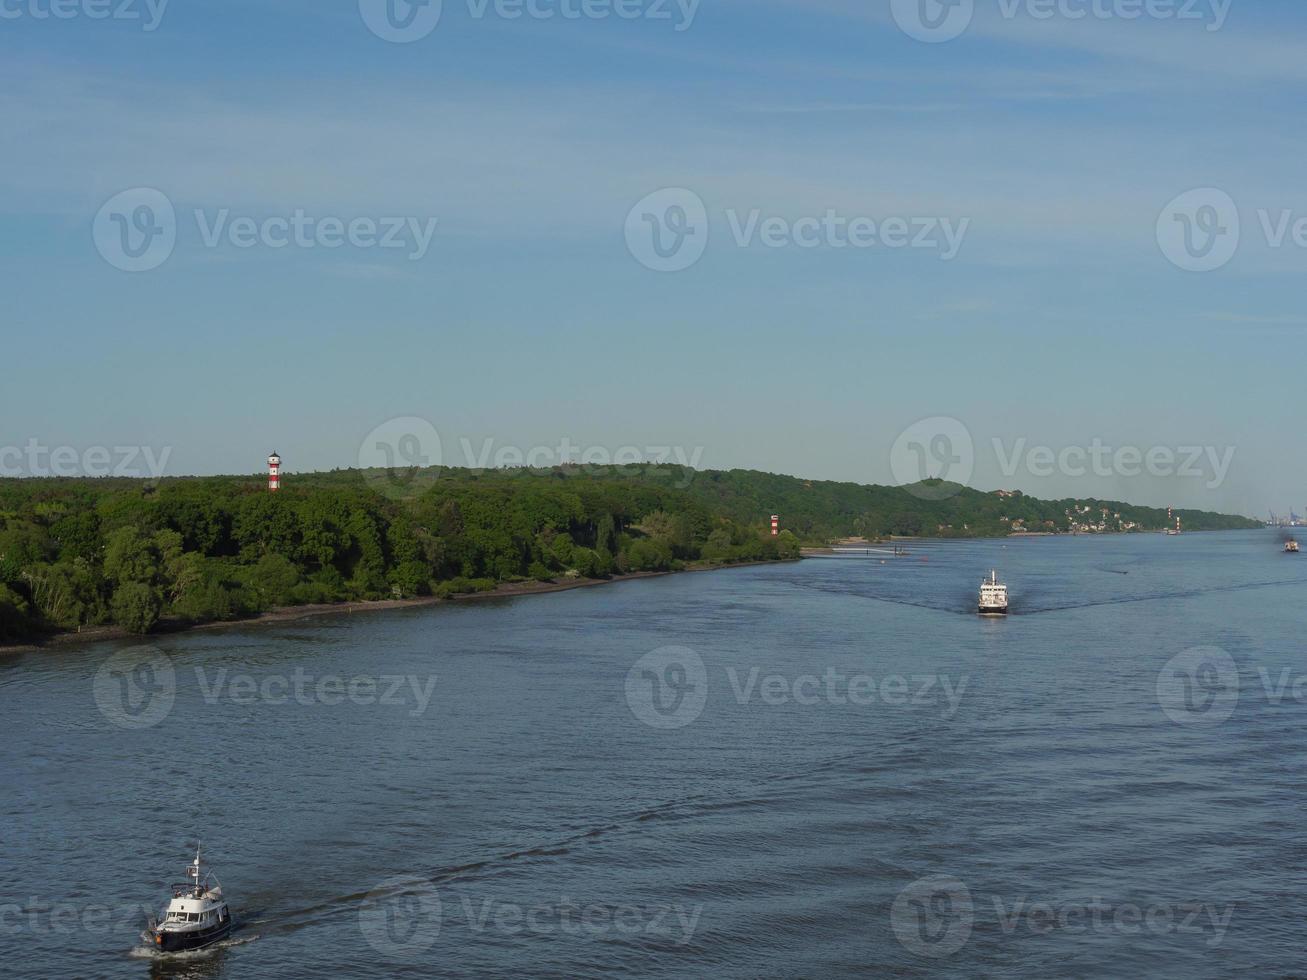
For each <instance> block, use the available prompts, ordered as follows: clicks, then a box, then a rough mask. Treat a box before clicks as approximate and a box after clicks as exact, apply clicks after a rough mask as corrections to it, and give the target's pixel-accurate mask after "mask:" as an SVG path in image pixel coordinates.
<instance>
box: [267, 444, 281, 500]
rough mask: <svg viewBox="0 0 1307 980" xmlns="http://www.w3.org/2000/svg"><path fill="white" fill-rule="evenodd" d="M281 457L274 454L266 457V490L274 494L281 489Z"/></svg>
mask: <svg viewBox="0 0 1307 980" xmlns="http://www.w3.org/2000/svg"><path fill="white" fill-rule="evenodd" d="M280 471H281V457H280V456H278V455H277V454H276V453H275V452H274V453H273V454H272V455H271V456H269V457H268V489H269V490H270V491H272V492H273V493H276V492H277V491H278V490H280V489H281V476H280Z"/></svg>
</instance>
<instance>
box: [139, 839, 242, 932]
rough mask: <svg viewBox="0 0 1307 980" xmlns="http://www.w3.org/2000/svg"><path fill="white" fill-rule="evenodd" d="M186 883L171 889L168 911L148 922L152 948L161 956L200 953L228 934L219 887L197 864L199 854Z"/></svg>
mask: <svg viewBox="0 0 1307 980" xmlns="http://www.w3.org/2000/svg"><path fill="white" fill-rule="evenodd" d="M186 877H187V878H189V879H190V880H189V881H185V882H182V883H181V884H175V885H172V886H171V887H172V900H171V901H170V902H169V903H168V908H167V909H165V910H164V911H163V912H160V913H159V918H158V919H151V920H150V924H149V933H150V938H151V940H152V942H153V944H154V948H155V949H157V950H158V951H160V952H163V953H175V952H178V951H180V950H186V949H200V948H202V947H204V946H208V945H211V944H212V943H216V942H218V941H219V940H222V939H226V938H227V936H228V935H229V934H230V933H231V926H232V922H231V912H230V910H229V909H228V908H227V900H226V899H225V898H223V895H222V885H220V884H219V883H218V879H217V878H216V877H215V876H214V874H213V872H212V871H205V870H204V869H203V867H202V866H201V864H200V850H199V848H198V847H197V848H196V849H195V860H194V861H193V862H192V863H191V864H190V865H188V866H187V868H186Z"/></svg>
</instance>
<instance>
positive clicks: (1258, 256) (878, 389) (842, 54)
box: [0, 0, 1307, 517]
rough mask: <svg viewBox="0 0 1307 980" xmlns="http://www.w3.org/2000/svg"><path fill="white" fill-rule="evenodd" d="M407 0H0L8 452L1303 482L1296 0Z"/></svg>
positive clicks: (1282, 494) (1050, 483)
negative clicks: (640, 456)
mask: <svg viewBox="0 0 1307 980" xmlns="http://www.w3.org/2000/svg"><path fill="white" fill-rule="evenodd" d="M391 2H396V3H397V2H399V0H391ZM932 2H933V0H932ZM83 6H84V7H85V9H83ZM401 6H404V9H405V10H406V11H407V12H409V13H412V14H413V16H414V18H415V19H413V23H414V24H415V25H416V27H417V28H418V30H417V31H416V33H413V32H410V33H408V34H401V35H400V36H394V32H395V31H399V30H400V28H398V27H393V26H392V27H387V26H386V25H387V24H388V23H391V22H390V21H386V20H384V19H382V20H379V19H378V18H382V17H384V16H388V15H387V14H386V9H389V10H390V11H391V12H392V13H393V12H394V11H395V10H397V9H398V8H386V9H383V8H384V2H383V0H376V2H373V0H363V2H362V3H360V2H359V0H353V2H341V3H337V4H330V5H325V4H312V3H308V2H305V0H299V2H290V3H286V4H280V5H277V6H276V7H265V6H263V5H261V4H257V3H249V2H238V3H224V4H218V3H216V2H213V0H208V2H194V3H190V4H187V5H182V4H161V3H159V2H157V0H156V2H155V3H153V4H146V3H145V2H144V0H140V2H137V3H135V4H132V5H129V6H128V7H127V8H124V9H125V10H126V11H128V12H134V13H136V14H137V15H139V16H137V18H136V19H129V18H126V17H118V16H117V15H115V16H112V17H106V18H103V19H101V18H99V17H97V16H92V14H91V10H92V7H93V5H86V4H84V5H82V6H79V5H76V4H75V5H74V6H73V8H71V9H72V15H71V16H69V17H67V18H62V17H60V18H56V17H50V16H46V17H40V16H37V15H36V13H34V12H33V11H37V10H38V8H39V9H44V8H41V7H40V5H39V4H38V3H35V2H33V3H29V4H27V5H24V6H20V7H18V8H14V10H13V11H11V13H12V16H6V18H5V26H4V30H3V33H2V34H0V46H2V47H3V50H4V51H5V53H6V58H5V66H4V67H3V68H0V77H3V78H4V80H5V81H6V83H7V84H6V85H5V89H4V91H5V94H4V95H3V96H0V99H2V100H3V104H4V108H5V112H4V114H3V120H4V121H3V122H0V127H3V128H2V130H0V131H3V133H4V135H5V140H6V147H7V152H6V156H7V160H6V166H5V168H4V170H3V172H2V173H0V208H3V209H4V214H5V219H6V220H5V230H4V232H3V233H0V254H2V255H3V257H4V259H5V262H6V265H7V268H8V270H9V281H8V283H7V303H6V307H7V308H6V311H5V314H4V320H3V322H4V324H5V326H6V328H7V331H6V335H7V337H8V339H9V343H10V351H9V353H10V363H11V365H13V366H19V365H21V366H24V369H22V370H15V369H12V368H11V377H10V379H9V383H8V384H7V386H6V393H5V395H4V396H3V402H0V403H2V404H3V405H4V408H5V412H4V415H5V419H6V423H7V426H6V430H7V431H6V434H5V435H4V436H2V437H0V450H5V449H17V450H19V451H20V452H21V450H22V449H23V447H25V446H27V445H28V444H29V441H30V440H36V441H37V442H38V443H39V444H40V445H41V446H44V447H49V448H50V449H54V448H56V447H67V448H68V449H70V450H71V451H72V452H73V453H74V454H76V455H77V456H78V457H79V459H80V458H81V457H83V456H84V454H85V453H86V452H87V451H88V450H89V449H92V448H93V447H105V448H107V449H109V450H110V451H112V450H113V448H114V447H136V448H137V449H138V450H139V449H143V448H145V447H149V448H150V449H151V450H152V451H153V452H154V453H155V454H161V453H162V452H163V451H164V450H165V449H167V448H171V454H170V456H169V463H168V467H169V470H168V471H169V472H175V473H179V474H180V473H195V474H199V475H204V474H209V473H215V472H228V473H231V472H254V471H256V470H258V469H259V468H260V467H261V465H262V459H263V457H264V456H265V455H266V453H267V452H268V451H269V450H270V449H272V448H276V449H278V450H279V451H280V452H282V453H283V455H284V456H285V458H286V466H287V469H288V470H294V469H296V468H299V469H305V470H307V469H329V468H332V467H334V466H351V465H357V464H358V462H359V460H360V454H361V453H362V454H365V455H366V454H367V453H370V452H372V451H373V449H374V447H375V440H372V441H371V442H370V441H369V440H370V437H371V435H372V434H373V433H374V431H375V430H377V429H378V427H381V426H384V425H385V424H387V423H388V422H389V420H392V419H396V418H402V417H410V416H411V417H416V418H419V419H425V420H427V422H428V424H429V425H430V426H431V427H432V428H433V429H434V430H435V431H437V432H438V433H439V438H440V442H441V444H442V446H443V451H444V457H445V462H447V463H452V462H454V461H461V460H462V459H464V458H465V456H466V453H465V452H464V450H463V441H464V440H466V441H467V443H468V444H470V445H471V446H472V448H473V455H474V457H475V455H476V454H478V453H480V452H481V450H482V448H483V446H484V445H485V443H486V440H491V441H492V455H493V453H494V452H495V451H498V450H499V449H502V448H503V447H515V448H516V449H517V450H518V451H520V452H522V453H523V454H524V455H525V454H527V453H529V452H530V451H531V450H532V449H534V448H536V447H557V446H558V445H559V444H560V442H561V441H562V440H564V439H568V440H570V441H571V442H572V443H574V444H576V445H578V446H581V447H598V448H600V449H602V450H604V451H605V452H607V453H609V454H610V455H615V454H616V453H617V452H618V451H620V450H622V449H624V448H626V447H635V448H637V449H641V450H645V449H650V448H655V447H681V448H682V450H683V452H684V453H685V454H686V455H687V457H688V456H691V455H693V454H694V453H695V452H696V451H700V452H701V455H700V462H699V465H700V466H701V467H703V468H713V469H730V468H749V469H759V470H764V471H770V472H781V473H789V474H796V475H799V476H802V477H805V478H809V479H829V480H841V481H850V482H857V483H873V484H895V483H902V482H904V476H905V474H909V473H911V472H920V469H919V467H920V465H926V467H927V471H930V470H931V467H932V466H936V465H937V464H940V465H943V464H942V462H941V461H947V462H948V464H949V465H953V466H954V467H955V470H954V472H953V473H951V474H946V475H956V476H963V477H965V479H964V480H963V482H966V483H968V484H969V485H972V486H975V487H977V488H979V489H997V488H1008V489H1020V490H1022V491H1024V492H1027V493H1030V494H1033V495H1036V496H1040V497H1045V498H1050V497H1051V498H1063V497H1090V496H1093V497H1100V498H1109V499H1118V500H1127V501H1130V502H1135V503H1141V504H1148V505H1152V506H1167V505H1173V506H1177V507H1193V508H1201V509H1204V510H1212V511H1220V512H1226V513H1242V514H1248V515H1254V516H1258V517H1265V516H1266V515H1267V512H1268V511H1272V510H1273V511H1274V512H1276V513H1277V514H1280V513H1285V512H1287V511H1288V510H1289V509H1290V508H1293V509H1294V510H1297V511H1299V512H1302V511H1303V510H1305V509H1307V460H1304V459H1303V458H1302V457H1301V455H1300V454H1297V453H1294V452H1293V451H1292V449H1291V448H1290V447H1291V446H1292V443H1291V441H1290V440H1291V438H1292V432H1291V426H1293V425H1294V424H1295V419H1296V415H1295V413H1294V407H1295V406H1298V405H1300V404H1301V403H1302V396H1301V381H1300V379H1299V377H1298V374H1299V372H1298V371H1297V368H1296V358H1295V355H1296V353H1297V350H1298V347H1299V345H1300V342H1301V338H1302V337H1303V336H1304V333H1303V328H1304V326H1307V315H1304V314H1303V313H1302V312H1301V309H1300V300H1299V298H1298V296H1297V293H1298V290H1297V280H1298V277H1299V276H1300V275H1301V274H1302V272H1303V271H1307V247H1305V246H1307V225H1302V224H1300V222H1301V220H1302V217H1303V216H1304V215H1307V199H1304V198H1303V195H1302V194H1301V191H1300V188H1299V184H1300V178H1299V176H1298V174H1297V169H1298V167H1297V161H1298V160H1299V159H1301V158H1302V153H1301V149H1302V144H1303V141H1304V139H1307V137H1304V136H1303V135H1302V134H1301V132H1300V131H1299V130H1298V129H1297V128H1296V127H1293V126H1292V125H1291V122H1292V119H1293V118H1295V110H1296V109H1297V99H1296V97H1295V96H1294V92H1295V91H1296V83H1297V82H1299V81H1300V80H1301V77H1302V75H1303V74H1304V73H1305V72H1307V68H1305V67H1304V66H1305V65H1307V44H1305V43H1304V42H1303V41H1302V40H1301V39H1300V33H1301V32H1300V28H1301V27H1302V26H1303V23H1304V20H1305V19H1307V13H1304V12H1303V11H1302V9H1301V7H1300V6H1297V5H1292V4H1288V3H1282V2H1270V3H1264V4H1259V5H1257V6H1256V7H1255V8H1254V7H1253V6H1252V5H1250V4H1239V3H1218V2H1214V0H1213V2H1202V3H1199V4H1193V5H1190V4H1186V5H1173V7H1171V8H1167V7H1166V5H1165V4H1161V5H1157V4H1154V5H1151V6H1150V7H1149V10H1153V11H1162V10H1163V8H1165V9H1169V10H1171V15H1169V16H1163V15H1162V14H1161V13H1156V15H1148V16H1138V15H1133V14H1132V13H1131V10H1132V9H1133V8H1130V7H1129V3H1128V0H1116V2H1113V0H1100V2H1099V3H1097V4H1093V5H1090V4H1087V3H1077V2H1076V0H1061V3H1060V4H1053V5H1048V4H1044V3H1033V2H1024V0H1022V2H1018V0H994V2H992V3H987V2H984V0H975V2H972V0H965V2H963V3H961V4H959V5H955V6H954V7H940V8H939V9H940V10H941V11H945V12H947V11H953V13H950V14H949V15H948V18H950V19H946V20H945V22H944V26H943V28H941V29H940V30H943V31H944V33H942V34H941V33H938V30H937V29H935V28H929V27H928V25H927V26H925V27H922V26H921V25H918V27H919V28H920V29H918V28H914V27H913V25H912V23H910V20H911V17H912V16H914V14H913V9H914V8H913V6H912V5H911V4H905V3H900V2H897V0H896V2H895V3H889V2H886V3H881V4H870V5H869V4H865V3H854V2H852V0H827V2H823V3H820V4H798V3H790V2H779V0H777V2H749V3H745V2H742V0H717V2H711V0H703V2H701V3H690V2H688V0H687V2H685V3H668V4H663V3H661V2H655V0H648V2H636V3H634V5H633V6H632V5H630V4H627V5H626V6H624V7H623V8H622V9H623V10H626V11H628V12H629V13H631V14H632V16H629V17H627V16H617V15H616V14H615V13H612V14H611V15H610V16H606V17H597V16H589V15H585V14H583V13H580V12H579V11H580V8H579V7H577V8H576V10H573V7H574V6H575V5H574V4H569V3H568V2H567V0H556V2H553V0H539V2H537V3H534V4H533V5H532V6H531V8H530V11H527V12H525V13H524V12H522V9H520V8H516V7H514V6H512V5H511V4H509V5H507V6H506V5H505V4H503V3H488V4H483V3H481V2H480V0H475V2H474V0H468V2H466V3H454V2H445V3H444V4H443V5H441V4H436V5H435V6H434V7H421V6H414V7H412V8H408V7H407V6H405V5H403V4H401ZM1182 6H1183V7H1184V9H1185V10H1187V11H1188V13H1187V14H1186V15H1185V16H1180V8H1181V7H1182ZM928 8H929V3H927V8H919V9H928ZM1127 8H1129V9H1127ZM115 9H117V8H115ZM595 9H598V8H595ZM605 9H608V8H605ZM515 10H517V11H518V13H517V14H514V11H515ZM1049 10H1051V11H1052V13H1051V14H1048V11H1049ZM432 11H435V13H436V14H437V15H438V21H432V20H430V15H431V13H432ZM531 11H534V12H531ZM569 11H570V12H571V13H575V14H576V16H570V14H569V13H568V12H569ZM958 11H961V13H962V14H965V18H964V19H963V20H957V21H956V23H954V19H956V18H955V14H957V12H958ZM401 13H403V11H401ZM610 13H611V12H610ZM1080 14H1083V16H1081V15H1080ZM422 18H427V20H425V21H424V20H423V19H422ZM391 20H392V21H393V22H394V24H399V23H401V22H403V18H402V17H400V18H399V19H396V18H395V17H393V16H392V18H391ZM404 30H410V29H409V28H405V29H404ZM931 30H937V32H936V33H935V34H933V35H931V34H930V33H929V31H931ZM953 30H957V31H958V33H957V36H955V37H954V36H951V34H952V31H953ZM923 31H925V32H926V39H925V40H922V39H919V37H917V36H914V34H918V35H919V34H922V33H923ZM419 35H420V36H419ZM1194 189H1207V190H1200V192H1199V194H1198V196H1197V197H1194V196H1192V195H1191V194H1189V192H1191V191H1193V190H1194ZM1187 195H1188V196H1187ZM700 206H702V214H700V213H699V211H698V208H699V207H700ZM143 207H144V208H146V210H142V208H143ZM655 226H656V227H655ZM654 232H656V233H657V236H658V237H657V239H656V240H655V239H654V238H653V237H652V236H653V234H654ZM860 235H861V236H862V237H859V236H860ZM1177 236H1178V237H1177ZM1186 236H1187V237H1186ZM387 237H389V238H390V239H392V240H391V241H390V242H389V244H387V245H383V244H382V241H383V240H384V239H386V238H387ZM342 238H343V239H344V240H343V241H342ZM391 245H394V246H396V247H390V246H391ZM124 246H126V248H125V250H124ZM137 246H139V248H137ZM924 419H932V420H937V421H936V422H934V423H932V425H928V426H925V427H924V428H922V427H920V426H918V423H920V422H921V420H924ZM938 420H943V421H942V422H941V421H938ZM914 426H917V428H916V429H915V430H914ZM941 426H943V428H941ZM959 426H960V427H961V428H960V429H959V428H958V427H959ZM959 432H961V433H965V440H964V442H965V441H969V442H970V446H969V447H968V446H967V445H965V444H963V443H960V442H959V438H960V436H959ZM942 435H945V436H947V440H946V441H945V442H941V441H940V439H941V436H942ZM1096 446H1101V447H1103V448H1104V449H1105V450H1106V451H1107V452H1108V455H1107V456H1106V457H1101V458H1102V459H1105V460H1106V461H1105V462H1103V463H1102V465H1101V466H1098V467H1095V465H1094V463H1093V456H1092V454H1093V452H1094V449H1095V447H1096ZM914 447H915V448H914ZM1123 447H1125V448H1127V449H1128V448H1129V447H1134V448H1135V449H1137V450H1138V452H1139V456H1140V458H1141V459H1146V458H1148V456H1149V454H1150V453H1151V454H1154V456H1153V460H1154V464H1155V465H1152V466H1151V467H1150V466H1147V465H1143V464H1136V463H1135V462H1133V460H1134V454H1133V453H1132V452H1129V451H1127V452H1126V453H1125V455H1124V457H1122V458H1115V456H1114V454H1115V453H1117V452H1119V451H1121V450H1122V449H1123ZM1190 447H1192V448H1193V449H1196V450H1198V456H1197V457H1191V453H1190ZM397 448H398V444H397ZM1045 449H1047V450H1048V452H1047V453H1045V452H1044V450H1045ZM1062 454H1069V455H1066V456H1063V458H1061V459H1059V456H1060V455H1062ZM1049 455H1051V456H1052V458H1053V460H1054V462H1053V463H1052V464H1051V467H1052V468H1051V472H1050V471H1049V465H1050V464H1048V462H1047V459H1048V456H1049ZM1186 458H1192V459H1193V464H1192V465H1190V466H1188V467H1186V466H1184V465H1183V464H1184V461H1185V459H1186ZM6 459H7V463H6V462H5V460H6ZM0 465H3V466H7V467H8V468H6V469H5V470H4V472H6V473H10V472H11V470H12V468H13V466H14V465H15V464H14V456H13V455H12V453H11V454H10V455H9V456H8V457H0ZM18 465H20V466H21V467H22V469H21V475H39V473H32V472H31V469H30V467H27V466H26V463H25V461H24V462H23V463H21V464H18Z"/></svg>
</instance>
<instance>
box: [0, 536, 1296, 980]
mask: <svg viewBox="0 0 1307 980" xmlns="http://www.w3.org/2000/svg"><path fill="white" fill-rule="evenodd" d="M990 568H997V569H998V570H999V572H1000V575H1001V576H1002V577H1004V578H1005V579H1006V580H1007V581H1008V583H1009V585H1010V587H1011V589H1012V597H1013V615H1012V616H1011V617H1009V618H1008V619H1006V620H982V619H980V618H978V617H977V616H975V615H974V612H973V609H974V601H975V593H976V591H977V588H978V586H979V583H980V580H981V578H982V577H983V576H984V575H985V574H986V573H987V571H988V570H989V569H990ZM1305 597H1307V557H1292V556H1286V555H1283V554H1281V553H1280V552H1279V546H1278V544H1277V542H1276V541H1275V539H1274V536H1273V535H1272V534H1270V533H1269V532H1265V533H1259V532H1251V533H1237V534H1234V533H1232V534H1209V535H1202V534H1193V535H1186V536H1183V537H1180V538H1167V537H1164V536H1161V535H1147V536H1133V537H1109V538H1101V539H1094V538H1075V539H1071V538H1058V539H1028V540H1012V541H1008V542H961V543H923V544H919V545H914V546H913V554H912V555H911V556H910V557H908V558H903V559H888V560H887V561H885V562H884V563H882V562H881V561H880V560H879V559H871V560H866V559H858V560H853V559H838V560H811V561H805V562H802V563H800V564H796V565H786V566H768V567H756V568H745V569H734V570H728V571H722V572H712V573H703V574H694V575H680V576H672V577H667V578H661V579H650V580H642V581H634V582H627V583H621V584H617V585H613V586H610V587H604V588H595V589H583V590H578V591H574V592H568V593H563V594H556V595H548V596H539V597H528V598H522V599H516V600H508V601H498V600H496V601H491V602H482V603H469V604H458V605H443V606H438V607H428V608H422V609H413V610H407V611H402V612H392V613H374V614H365V615H353V616H333V617H325V618H319V619H315V620H308V621H302V622H299V623H293V624H288V625H280V626H264V627H240V628H231V629H226V630H221V631H214V632H200V633H192V634H185V635H175V636H170V637H163V638H157V639H156V640H155V641H154V645H155V646H156V647H157V649H158V650H159V651H162V654H163V655H164V658H165V659H162V660H159V659H158V658H157V657H156V660H155V663H154V664H153V666H152V667H147V666H146V665H145V658H146V656H147V654H144V653H139V652H131V651H130V648H131V647H132V644H125V643H119V644H100V645H95V646H87V647H82V648H64V649H57V650H49V651H45V652H41V653H36V654H27V655H22V656H17V657H9V658H5V659H0V714H2V715H3V718H4V732H5V736H4V739H3V741H2V742H0V766H2V769H3V785H4V790H3V796H2V797H0V837H2V841H0V843H2V845H3V852H2V853H0V905H3V906H4V907H3V909H2V910H0V974H4V975H13V976H31V977H43V976H79V977H100V976H104V977H126V978H132V977H142V978H144V977H196V978H208V977H212V978H225V977H231V978H245V977H286V976H305V975H323V976H340V977H382V976H481V977H502V976H509V975H526V976H549V977H613V976H632V977H634V976H657V977H681V976H689V975H701V976H703V975H708V976H714V977H740V978H744V977H759V976H807V977H819V976H823V977H824V976H836V975H845V974H850V975H858V974H861V975H867V976H926V975H943V976H958V977H973V976H980V975H995V976H1017V977H1032V978H1033V977H1039V978H1044V977H1062V976H1065V977H1086V976H1096V977H1126V976H1143V975H1150V976H1158V977H1161V976H1165V977H1208V976H1211V977H1221V976H1232V975H1235V974H1243V975H1254V976H1291V975H1295V974H1298V975H1300V974H1301V970H1302V961H1303V948H1304V941H1303V938H1302V923H1303V921H1304V913H1305V912H1307V900H1305V899H1304V889H1305V888H1307V873H1305V871H1304V865H1305V862H1307V844H1305V843H1304V832H1303V828H1304V823H1303V814H1304V812H1305V811H1304V806H1305V805H1307V777H1305V776H1304V772H1307V769H1305V768H1304V763H1307V758H1305V755H1304V749H1303V747H1304V745H1305V744H1307V736H1305V735H1304V733H1305V732H1307V683H1299V684H1298V685H1297V687H1296V688H1295V687H1294V682H1295V681H1296V680H1298V679H1299V678H1303V677H1307V655H1305V649H1307V648H1305V647H1304V642H1303V636H1302V626H1303V623H1304V616H1303V613H1302V610H1303V602H1304V598H1305ZM668 647H671V648H674V649H671V650H666V649H664V648H668ZM1194 648H1204V649H1199V650H1197V651H1194ZM1206 648H1211V649H1206ZM655 651H656V652H655ZM1186 651H1191V652H1186ZM115 657H116V659H114V660H111V658H115ZM642 658H643V659H642ZM133 661H136V662H135V663H134V662H133ZM700 665H701V666H700ZM133 668H134V669H133ZM169 671H170V672H171V673H169ZM297 672H298V674H297ZM391 677H394V678H397V679H398V680H397V681H395V682H392V681H390V680H389V678H391ZM336 678H342V679H345V681H349V680H351V679H353V687H349V686H346V685H345V681H342V684H341V685H340V686H337V685H336V683H335V680H334V679H336ZM372 683H375V684H376V687H375V688H373V687H372V686H371V685H372ZM297 684H298V686H299V690H298V693H296V685H297ZM395 684H399V686H398V687H397V688H396V689H395V690H394V691H391V690H390V688H391V687H392V686H394V685H395ZM342 688H343V690H342ZM387 694H388V695H389V696H386V697H383V695H387ZM378 700H380V701H385V702H386V703H373V702H375V701H378ZM152 722H153V723H152ZM151 723H152V724H151ZM197 839H199V840H201V841H202V842H203V844H204V847H205V851H206V857H207V858H209V859H210V860H212V862H213V867H214V869H215V870H216V872H217V873H218V875H219V877H220V878H221V879H222V881H223V883H224V885H225V887H226V891H227V894H228V897H229V899H230V901H231V903H232V905H233V908H234V910H235V912H236V915H237V918H238V919H239V920H241V922H242V928H241V929H240V930H239V931H238V932H237V933H236V935H235V937H234V938H233V940H232V941H231V942H230V943H228V944H225V945H224V946H223V947H222V948H219V949H216V950H212V951H206V952H203V953H200V954H193V955H190V956H186V957H174V958H169V959H160V958H157V957H155V956H154V955H153V954H150V953H149V952H148V951H146V950H144V949H142V948H140V946H141V941H140V938H139V933H140V929H141V926H142V924H143V912H142V907H147V908H157V907H158V906H159V904H161V897H162V896H163V894H164V892H163V889H164V888H165V887H166V885H167V883H168V882H170V881H174V880H177V879H178V878H179V877H180V872H181V870H182V868H183V866H184V865H185V863H186V862H187V860H189V858H190V856H191V855H190V853H189V852H188V847H190V846H193V842H194V841H195V840H197Z"/></svg>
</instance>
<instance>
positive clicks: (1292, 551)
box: [1284, 538, 1298, 555]
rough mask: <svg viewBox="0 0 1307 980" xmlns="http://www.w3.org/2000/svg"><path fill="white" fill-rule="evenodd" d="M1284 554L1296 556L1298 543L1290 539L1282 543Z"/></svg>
mask: <svg viewBox="0 0 1307 980" xmlns="http://www.w3.org/2000/svg"><path fill="white" fill-rule="evenodd" d="M1284 553H1285V554H1286V555H1296V554H1297V553H1298V542H1297V541H1295V540H1294V539H1293V538H1290V539H1289V540H1288V541H1286V542H1285V543H1284Z"/></svg>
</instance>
